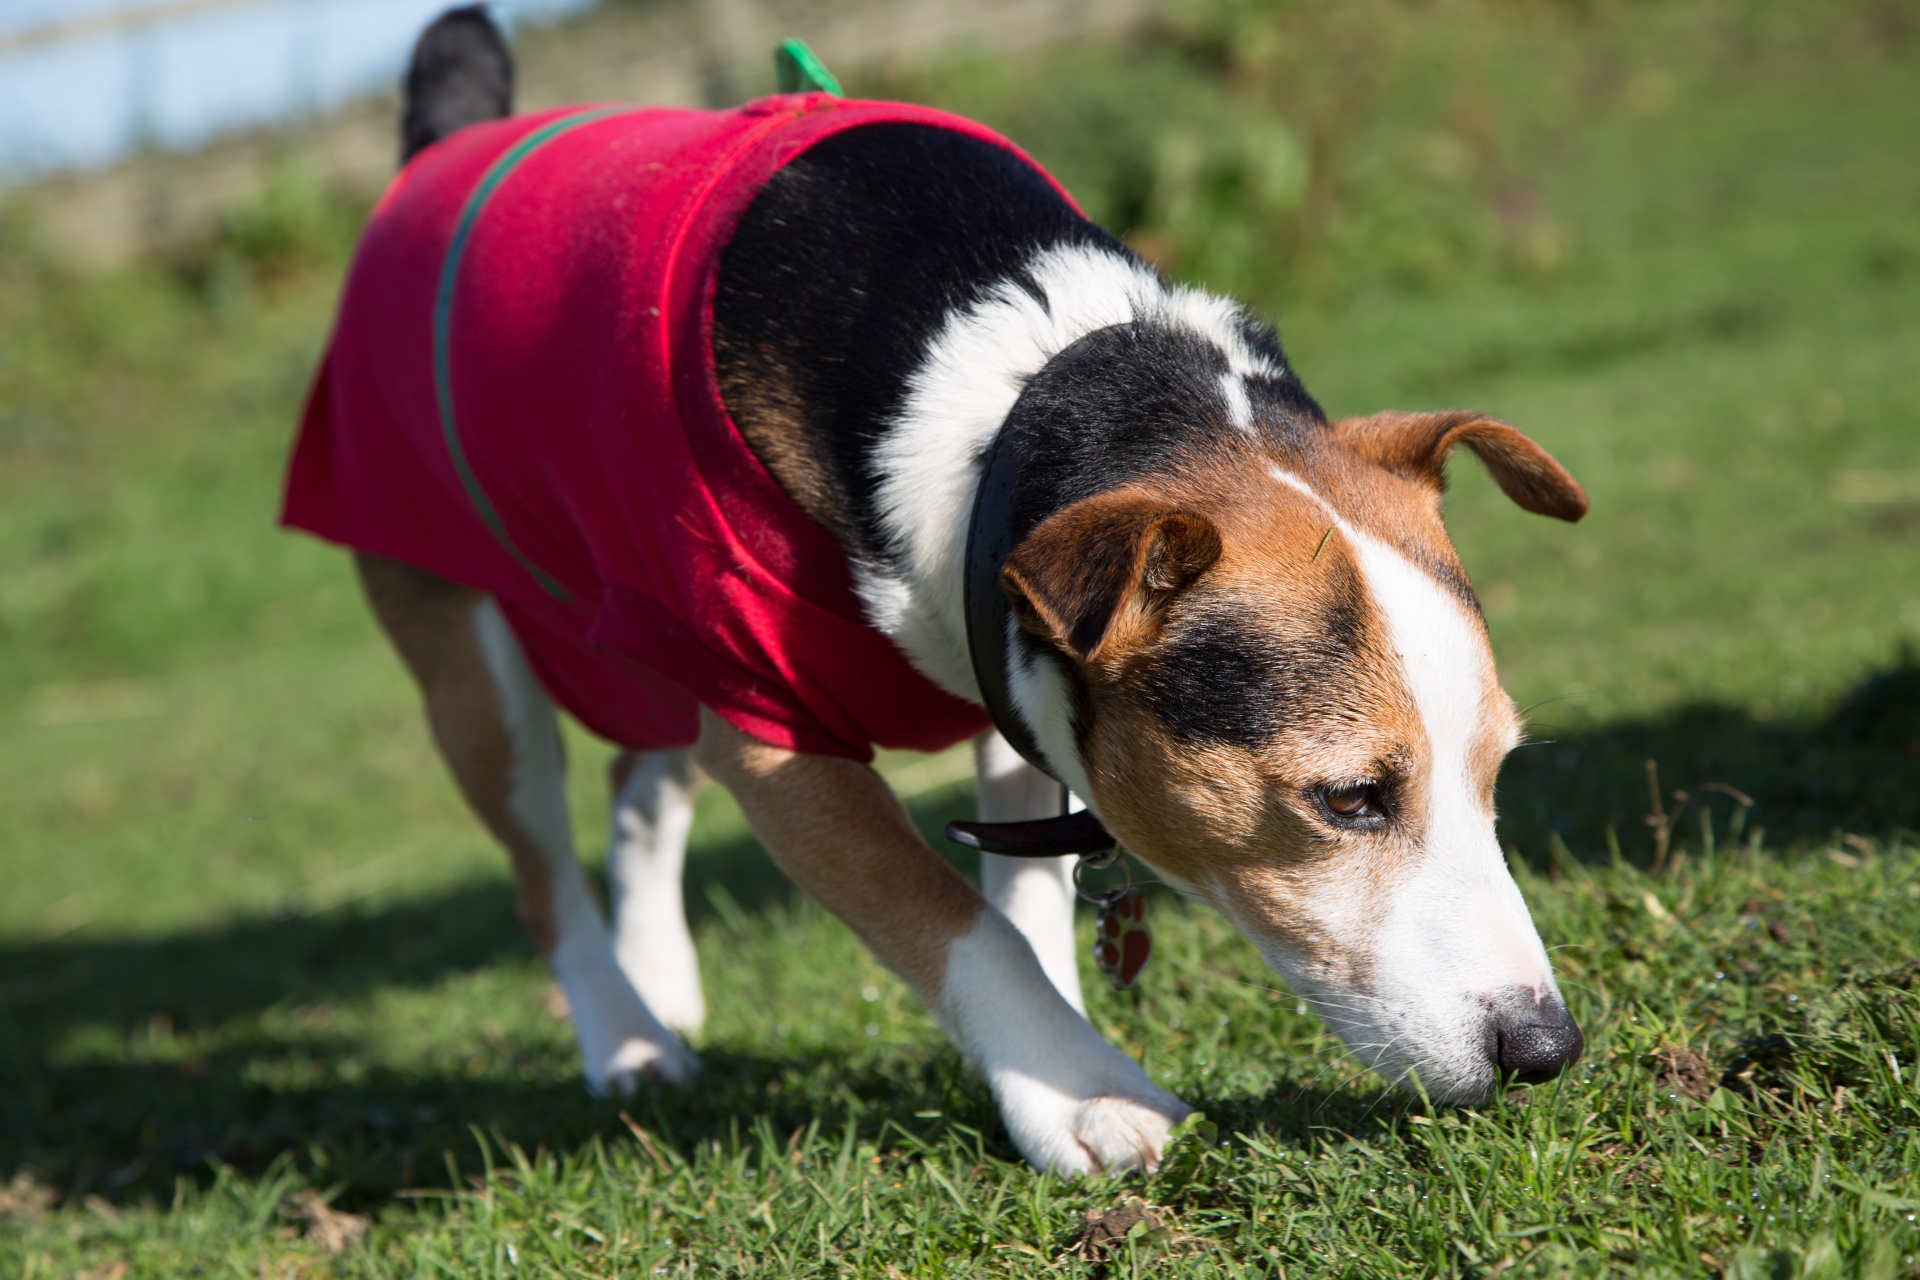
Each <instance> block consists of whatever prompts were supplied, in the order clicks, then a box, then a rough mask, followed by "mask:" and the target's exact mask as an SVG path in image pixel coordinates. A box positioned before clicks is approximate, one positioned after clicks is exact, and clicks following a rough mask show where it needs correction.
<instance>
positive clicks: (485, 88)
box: [400, 4, 513, 164]
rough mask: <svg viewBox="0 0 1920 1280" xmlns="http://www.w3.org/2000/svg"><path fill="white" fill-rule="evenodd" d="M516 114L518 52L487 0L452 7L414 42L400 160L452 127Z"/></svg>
mask: <svg viewBox="0 0 1920 1280" xmlns="http://www.w3.org/2000/svg"><path fill="white" fill-rule="evenodd" d="M512 114H513V56H512V55H511V54H509V53H508V52H507V42H506V41H505V40H504V39H502V38H501V36H500V29H499V28H498V27H496V26H494V25H493V20H492V19H490V18H488V17H487V12H486V9H485V8H484V7H482V6H481V5H477V4H474V5H466V6H464V7H462V8H459V9H449V10H447V11H446V12H445V13H443V14H441V15H440V16H439V17H438V18H435V19H434V20H433V23H432V25H430V26H429V27H428V28H427V29H426V30H425V31H423V32H421V33H420V40H419V42H418V43H417V44H415V45H414V46H413V61H412V62H411V63H410V64H408V66H407V105H406V111H405V112H404V113H403V114H402V115H401V117H400V162H401V163H402V164H405V163H406V162H407V161H408V160H411V159H413V157H414V155H415V154H416V153H418V152H419V151H421V150H422V149H423V148H426V147H429V146H431V145H433V144H434V143H436V142H438V141H440V139H442V138H444V137H446V136H447V135H448V134H450V133H454V132H456V131H457V130H460V129H464V128H466V127H467V126H468V125H470V124H478V123H479V122H480V121H482V120H498V119H499V118H500V117H502V116H508V115H512Z"/></svg>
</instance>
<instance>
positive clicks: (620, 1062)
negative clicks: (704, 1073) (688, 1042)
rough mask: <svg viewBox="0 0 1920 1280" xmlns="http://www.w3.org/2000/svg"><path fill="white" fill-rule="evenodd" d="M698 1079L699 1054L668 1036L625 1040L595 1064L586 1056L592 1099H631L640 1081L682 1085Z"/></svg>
mask: <svg viewBox="0 0 1920 1280" xmlns="http://www.w3.org/2000/svg"><path fill="white" fill-rule="evenodd" d="M699 1078H700V1059H699V1057H698V1056H697V1055H695V1053H694V1052H693V1050H691V1049H689V1048H687V1047H686V1046H685V1045H683V1044H681V1043H680V1042H679V1041H678V1040H676V1039H674V1038H673V1037H672V1036H668V1037H667V1038H666V1040H665V1041H664V1042H661V1041H654V1040H642V1039H638V1038H635V1039H631V1040H628V1041H626V1042H625V1043H623V1044H621V1045H620V1046H619V1047H618V1048H616V1049H615V1050H614V1051H613V1053H612V1055H611V1056H610V1057H608V1058H606V1059H603V1060H601V1061H600V1062H599V1064H598V1065H597V1066H596V1065H595V1060H594V1059H592V1058H588V1059H587V1089H588V1091H589V1092H591V1093H592V1094H593V1095H594V1096H595V1097H596V1098H631V1097H632V1096H633V1095H634V1094H635V1093H637V1092H639V1090H640V1085H641V1083H642V1082H643V1081H650V1082H652V1083H655V1084H664V1085H672V1086H674V1087H675V1088H684V1087H686V1086H687V1085H690V1084H692V1083H693V1082H694V1081H695V1080H697V1079H699Z"/></svg>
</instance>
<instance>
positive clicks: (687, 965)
mask: <svg viewBox="0 0 1920 1280" xmlns="http://www.w3.org/2000/svg"><path fill="white" fill-rule="evenodd" d="M617 954H618V956H619V958H620V969H621V972H623V973H625V974H626V975H627V981H628V982H631V983H632V984H633V989H634V990H635V991H638V992H639V993H640V998H641V999H642V1000H644V1001H646V1004H647V1008H648V1009H650V1010H652V1011H653V1016H654V1017H656V1018H658V1019H659V1020H660V1021H661V1022H662V1023H663V1024H665V1025H666V1026H669V1027H671V1028H673V1029H674V1030H675V1031H678V1032H679V1033H680V1034H681V1035H693V1034H694V1033H695V1032H697V1031H699V1030H700V1028H701V1026H702V1025H703V1024H704V1023H705V1022H706V1020H707V1000H706V996H705V995H704V994H703V993H702V992H701V990H700V966H699V962H698V961H697V960H696V959H695V958H694V954H693V944H692V943H691V942H688V941H686V940H685V938H684V937H682V938H671V937H670V938H667V939H665V940H658V939H653V938H647V939H640V940H635V939H631V938H622V939H620V944H619V948H618V951H617Z"/></svg>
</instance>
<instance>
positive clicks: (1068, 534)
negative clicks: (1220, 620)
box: [1000, 490, 1220, 662]
mask: <svg viewBox="0 0 1920 1280" xmlns="http://www.w3.org/2000/svg"><path fill="white" fill-rule="evenodd" d="M1219 558H1220V534H1219V532H1218V531H1217V530H1215V529H1214V527H1213V524H1212V522H1211V521H1209V520H1207V519H1206V518H1205V517H1204V516H1199V515H1194V514H1192V513H1191V512H1186V511H1181V510H1179V509H1177V508H1175V507H1171V506H1169V505H1168V504H1167V503H1166V501H1165V500H1164V499H1160V498H1157V497H1154V496H1152V495H1148V494H1140V493H1130V492H1128V491H1126V490H1118V491H1115V492H1112V493H1103V494H1099V495H1097V496H1095V497H1092V498H1087V499H1084V500H1082V501H1080V502H1076V503H1074V504H1073V505H1072V506H1069V507H1067V508H1065V509H1064V510H1061V511H1057V512H1055V513H1054V514H1053V515H1051V516H1049V517H1048V518H1047V519H1046V520H1044V521H1042V522H1041V523H1040V525H1039V526H1038V527H1037V528H1035V529H1034V531H1033V532H1032V533H1030V534H1028V535H1027V536H1026V538H1025V539H1024V540H1023V541H1022V542H1021V543H1020V545H1019V546H1017V547H1015V548H1014V549H1013V554H1011V555H1009V556H1008V557H1007V562H1006V564H1005V565H1004V566H1003V567H1002V569H1001V571H1000V586H1001V589H1002V590H1004V591H1005V592H1006V593H1007V599H1008V601H1009V602H1010V603H1011V604H1012V606H1013V613H1014V616H1015V617H1016V618H1018V619H1019V620H1020V625H1021V626H1023V627H1025V628H1026V629H1027V630H1028V631H1030V632H1032V633H1033V634H1035V635H1037V636H1040V637H1041V638H1043V639H1047V640H1051V641H1052V642H1053V643H1055V644H1057V645H1059V646H1060V647H1061V648H1062V649H1064V650H1066V652H1067V653H1069V654H1071V655H1072V656H1073V657H1075V658H1078V659H1079V660H1080V661H1082V662H1097V661H1101V660H1103V659H1105V658H1107V657H1109V656H1111V655H1112V654H1114V653H1117V652H1120V651H1121V650H1123V649H1125V648H1127V647H1130V646H1131V645H1133V644H1136V643H1138V642H1139V641H1140V640H1142V639H1144V638H1145V637H1146V636H1147V635H1149V634H1151V633H1152V631H1153V630H1154V629H1156V628H1157V627H1158V625H1159V620H1160V618H1161V616H1162V614H1164V612H1165V610H1166V606H1167V604H1168V603H1169V602H1170V601H1171V600H1172V599H1173V598H1174V596H1176V595H1178V594H1179V593H1180V592H1181V591H1183V590H1185V589H1186V588H1187V587H1188V586H1189V585H1190V584H1191V583H1192V582H1193V580H1194V579H1195V578H1197V577H1199V576H1200V575H1201V574H1202V573H1204V572H1206V570H1207V568H1208V567H1209V566H1211V565H1212V564H1213V562H1214V561H1215V560H1218V559H1219Z"/></svg>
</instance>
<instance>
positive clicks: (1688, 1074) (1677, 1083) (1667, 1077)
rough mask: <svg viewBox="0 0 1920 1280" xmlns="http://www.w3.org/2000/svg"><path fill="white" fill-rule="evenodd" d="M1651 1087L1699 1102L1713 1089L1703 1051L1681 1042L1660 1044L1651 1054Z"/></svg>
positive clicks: (1710, 1073) (1711, 1073)
mask: <svg viewBox="0 0 1920 1280" xmlns="http://www.w3.org/2000/svg"><path fill="white" fill-rule="evenodd" d="M1651 1059H1652V1066H1653V1083H1654V1087H1655V1088H1657V1089H1659V1090H1660V1091H1661V1092H1662V1093H1668V1094H1672V1095H1673V1096H1674V1097H1676V1098H1689V1099H1692V1100H1693V1101H1695V1102H1699V1101H1700V1100H1701V1099H1703V1098H1705V1097H1706V1096H1707V1095H1708V1094H1710V1093H1712V1092H1713V1086H1714V1080H1713V1071H1712V1068H1710V1067H1709V1066H1708V1065H1707V1059H1706V1057H1705V1056H1704V1055H1703V1054H1699V1053H1696V1052H1694V1051H1693V1050H1692V1049H1689V1048H1687V1047H1686V1046H1685V1045H1680V1044H1663V1045H1661V1046H1660V1047H1659V1048H1658V1049H1655V1050H1654V1051H1653V1053H1652V1055H1651Z"/></svg>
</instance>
